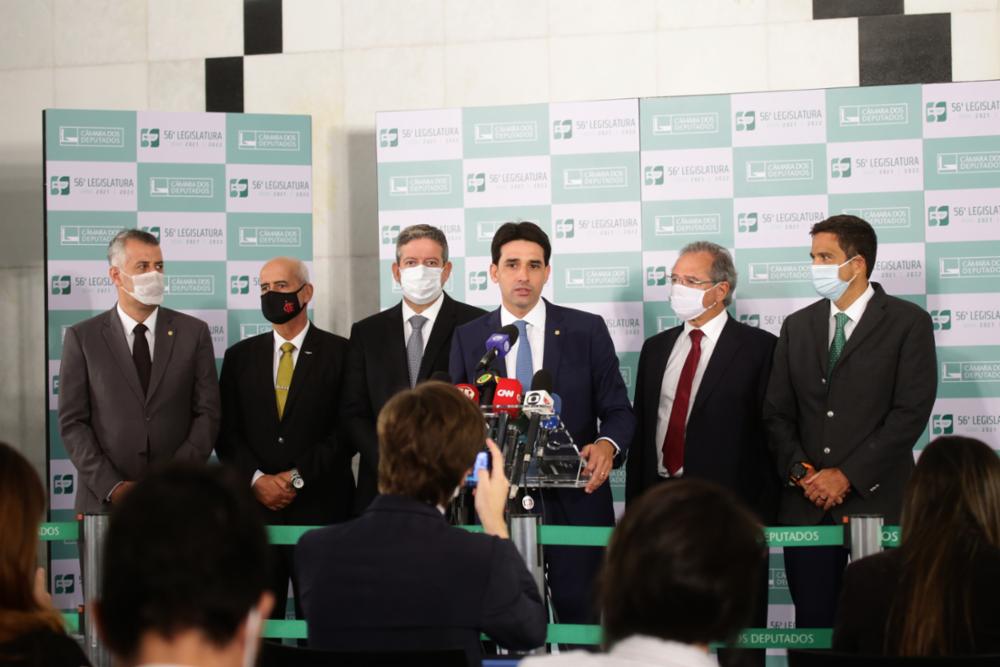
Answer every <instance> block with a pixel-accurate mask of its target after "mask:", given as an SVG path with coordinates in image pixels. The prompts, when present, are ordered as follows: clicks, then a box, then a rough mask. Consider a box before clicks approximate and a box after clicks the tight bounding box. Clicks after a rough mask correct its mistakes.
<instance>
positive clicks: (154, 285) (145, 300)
mask: <svg viewBox="0 0 1000 667" xmlns="http://www.w3.org/2000/svg"><path fill="white" fill-rule="evenodd" d="M119 271H120V272H121V274H122V275H123V276H126V277H128V278H131V279H132V289H133V291H131V292H130V291H129V290H125V293H126V294H128V295H129V296H131V297H132V298H133V299H135V300H136V301H138V302H139V303H142V304H145V305H147V306H159V305H160V304H161V303H163V293H164V292H165V291H166V288H165V286H164V281H163V274H162V273H160V272H159V271H147V272H146V273H137V274H135V275H134V276H131V275H129V274H127V273H125V272H124V271H122V270H121V269H119Z"/></svg>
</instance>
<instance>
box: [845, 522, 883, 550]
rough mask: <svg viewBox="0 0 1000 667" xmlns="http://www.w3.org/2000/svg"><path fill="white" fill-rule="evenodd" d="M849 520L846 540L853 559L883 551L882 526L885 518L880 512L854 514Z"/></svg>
mask: <svg viewBox="0 0 1000 667" xmlns="http://www.w3.org/2000/svg"><path fill="white" fill-rule="evenodd" d="M844 520H845V521H846V522H847V530H846V531H845V535H844V540H845V541H846V544H845V545H844V546H846V547H847V548H848V549H850V550H851V560H852V561H854V560H857V559H859V558H864V557H865V556H871V555H872V554H877V553H879V552H880V551H882V549H883V547H882V526H883V524H884V523H885V519H884V518H883V517H882V516H880V515H878V514H854V515H851V516H848V517H845V519H844Z"/></svg>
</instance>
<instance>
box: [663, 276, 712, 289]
mask: <svg viewBox="0 0 1000 667" xmlns="http://www.w3.org/2000/svg"><path fill="white" fill-rule="evenodd" d="M670 284H671V285H678V284H679V285H684V286H685V287H701V286H702V285H714V284H715V283H713V282H712V281H711V280H698V279H696V278H692V277H691V276H678V275H674V274H671V276H670Z"/></svg>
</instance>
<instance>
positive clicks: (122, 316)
mask: <svg viewBox="0 0 1000 667" xmlns="http://www.w3.org/2000/svg"><path fill="white" fill-rule="evenodd" d="M117 309H118V319H119V320H121V323H122V329H124V330H125V340H126V341H128V351H129V354H131V353H132V346H133V345H134V344H135V331H134V330H135V326H136V325H137V324H139V322H138V321H137V320H134V319H132V316H131V315H129V314H128V313H126V312H125V311H124V310H122V307H121V304H118V305H117ZM159 314H160V308H159V307H156V308H154V309H153V312H152V313H150V314H149V317H147V318H146V320H145V321H144V322H143V324H145V325H146V341H148V342H149V360H150V361H152V360H153V348H154V345H153V343H155V342H156V316H157V315H159Z"/></svg>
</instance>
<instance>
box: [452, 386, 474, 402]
mask: <svg viewBox="0 0 1000 667" xmlns="http://www.w3.org/2000/svg"><path fill="white" fill-rule="evenodd" d="M455 387H456V388H457V389H458V390H459V391H460V392H462V393H463V394H465V395H466V396H468V397H469V400H470V401H472V402H473V403H475V404H476V405H479V390H478V389H476V388H475V387H473V386H472V385H471V384H456V385H455Z"/></svg>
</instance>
